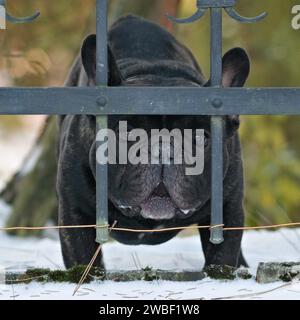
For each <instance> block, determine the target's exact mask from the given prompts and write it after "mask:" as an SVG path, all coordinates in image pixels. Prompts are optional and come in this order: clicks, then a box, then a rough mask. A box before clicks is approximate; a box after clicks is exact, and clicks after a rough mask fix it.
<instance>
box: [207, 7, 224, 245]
mask: <svg viewBox="0 0 300 320" xmlns="http://www.w3.org/2000/svg"><path fill="white" fill-rule="evenodd" d="M210 12H211V67H210V68H211V86H212V87H220V86H221V85H222V8H211V9H210ZM212 103H213V105H214V107H216V108H218V107H219V106H220V101H219V99H217V98H216V99H215V100H213V101H212ZM211 139H212V173H211V184H212V190H211V226H212V229H211V236H210V242H211V243H213V244H220V243H222V242H223V241H224V238H223V227H221V226H220V225H222V224H223V119H222V117H220V116H213V117H211ZM214 226H219V227H214Z"/></svg>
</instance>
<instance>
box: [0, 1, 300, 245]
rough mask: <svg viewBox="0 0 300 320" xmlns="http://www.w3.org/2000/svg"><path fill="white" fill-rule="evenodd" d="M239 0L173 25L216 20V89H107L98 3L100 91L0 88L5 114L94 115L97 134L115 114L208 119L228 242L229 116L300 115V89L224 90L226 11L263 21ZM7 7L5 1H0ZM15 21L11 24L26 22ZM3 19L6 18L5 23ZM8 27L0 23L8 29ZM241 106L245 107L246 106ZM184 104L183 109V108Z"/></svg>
mask: <svg viewBox="0 0 300 320" xmlns="http://www.w3.org/2000/svg"><path fill="white" fill-rule="evenodd" d="M236 2H237V0H197V12H196V13H195V14H194V15H193V16H192V17H190V18H186V19H176V18H174V17H169V18H170V19H171V20H173V21H174V22H178V23H190V22H193V21H195V20H197V19H200V18H201V17H202V16H203V15H204V14H205V12H206V11H208V10H209V11H210V16H211V87H210V88H185V87H178V88H177V87H176V88H174V87H171V88H168V87H108V86H107V83H108V68H107V0H97V2H96V17H97V73H96V75H97V86H96V87H86V88H82V87H81V88H0V115H4V114H10V115H18V114H23V115H25V114H46V115H53V114H78V115H80V114H91V115H96V117H97V128H98V130H100V129H103V128H106V127H107V116H108V115H115V114H144V115H182V114H185V115H209V116H211V137H212V173H211V174H212V190H211V203H212V206H211V210H212V211H211V227H212V228H211V239H210V241H211V242H212V243H213V244H220V243H222V242H223V240H224V239H223V227H222V225H223V152H222V150H223V137H222V135H223V121H222V116H224V115H235V114H240V115H297V114H298V115H300V88H276V89H275V88H226V89H225V88H222V87H221V85H222V82H221V77H222V11H223V9H224V10H225V11H226V13H227V14H228V15H229V16H230V17H231V18H233V19H235V20H237V21H239V22H245V23H252V22H256V21H259V20H261V19H263V18H264V17H265V16H266V13H263V14H261V15H259V16H258V17H255V18H245V17H242V16H240V15H239V14H238V13H237V12H236V11H235V9H234V6H235V5H236ZM0 8H2V9H3V8H5V0H0ZM38 15H39V13H36V14H34V15H33V16H32V17H27V18H18V19H17V18H14V17H11V16H10V15H8V14H7V13H6V19H7V20H8V21H10V22H12V23H19V22H27V21H31V20H34V19H35V18H37V16H38ZM0 19H1V18H0ZM4 25H5V23H3V21H2V23H1V26H2V27H3V26H4ZM241 101H242V103H241ZM183 105H184V109H183V108H182V106H183ZM96 169H97V174H96V180H97V210H96V215H97V219H96V224H97V225H98V226H100V225H107V224H108V194H107V184H108V179H107V165H100V164H97V165H96ZM107 240H108V228H98V229H97V239H96V241H97V242H99V243H104V242H106V241H107Z"/></svg>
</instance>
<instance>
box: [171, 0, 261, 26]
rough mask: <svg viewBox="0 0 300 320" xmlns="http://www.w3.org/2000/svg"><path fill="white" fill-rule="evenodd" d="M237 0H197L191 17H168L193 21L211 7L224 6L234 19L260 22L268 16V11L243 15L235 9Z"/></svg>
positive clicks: (181, 20) (181, 21) (188, 21)
mask: <svg viewBox="0 0 300 320" xmlns="http://www.w3.org/2000/svg"><path fill="white" fill-rule="evenodd" d="M236 1H237V0H197V8H198V10H197V11H196V13H194V14H193V15H192V16H191V17H188V18H183V19H178V18H175V17H172V16H169V15H168V18H169V19H170V20H171V21H174V22H177V23H191V22H194V21H196V20H199V19H201V18H202V17H203V16H204V14H205V13H206V11H207V9H209V8H223V9H224V10H225V11H226V12H227V14H228V15H229V16H230V17H231V18H232V19H234V20H237V21H239V22H243V23H253V22H258V21H260V20H262V19H264V18H265V17H266V16H267V13H266V12H264V13H262V14H260V15H258V16H256V17H253V18H246V17H243V16H241V15H240V14H238V13H237V11H236V10H235V9H234V6H235V5H236Z"/></svg>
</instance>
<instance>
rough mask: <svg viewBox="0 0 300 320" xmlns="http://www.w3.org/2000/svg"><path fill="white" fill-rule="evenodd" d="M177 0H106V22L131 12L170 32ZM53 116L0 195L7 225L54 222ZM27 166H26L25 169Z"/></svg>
mask: <svg viewBox="0 0 300 320" xmlns="http://www.w3.org/2000/svg"><path fill="white" fill-rule="evenodd" d="M179 2H180V1H179V0H165V1H162V0H143V1H137V0H115V1H112V2H110V21H111V22H113V21H115V20H116V19H117V18H119V17H120V16H123V15H125V14H129V13H134V14H136V15H140V16H143V17H146V18H149V19H152V20H154V21H156V22H157V23H160V24H162V25H164V26H165V27H166V28H168V29H169V30H170V31H173V25H172V24H170V23H169V21H168V20H167V19H166V17H165V13H169V14H171V15H176V14H177V11H178V7H179ZM55 150H56V117H49V118H48V120H47V122H46V124H45V128H44V130H43V132H42V134H41V136H40V137H39V138H38V139H37V142H36V144H35V145H34V147H33V148H32V150H31V152H30V153H29V155H28V157H27V158H26V159H25V161H24V163H23V166H22V168H21V169H20V171H19V172H17V173H16V174H15V175H14V176H13V178H12V179H11V181H10V182H9V183H8V184H7V186H6V188H5V189H4V191H3V192H2V193H1V194H0V199H3V200H4V201H6V202H7V203H8V204H10V205H11V206H12V208H13V210H12V213H11V215H10V217H9V219H8V221H7V227H15V226H33V227H35V226H45V225H46V224H47V223H48V222H49V221H52V222H53V223H55V224H56V223H57V199H56V192H55V180H56V154H55ZM28 167H30V168H28ZM14 234H17V235H20V236H32V235H40V234H41V232H39V231H35V232H32V231H16V232H14Z"/></svg>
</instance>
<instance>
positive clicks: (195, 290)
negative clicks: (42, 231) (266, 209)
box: [0, 203, 300, 300]
mask: <svg viewBox="0 0 300 320" xmlns="http://www.w3.org/2000/svg"><path fill="white" fill-rule="evenodd" d="M5 211H6V212H5ZM4 213H5V214H4ZM8 213H9V207H8V206H6V205H5V204H4V203H0V225H3V224H4V219H5V218H4V217H5V216H7V214H8ZM299 241H300V229H289V230H288V229H283V230H280V231H277V232H269V231H259V232H255V231H251V232H246V233H245V237H244V240H243V250H244V253H245V256H246V259H247V260H248V262H249V263H250V265H251V269H250V270H251V272H252V273H253V274H255V270H256V267H257V265H258V263H259V262H264V261H269V262H270V261H299V259H300V246H299ZM298 248H299V249H298ZM103 252H104V259H105V263H106V267H107V269H108V270H132V269H140V268H141V267H146V266H151V267H153V268H157V269H165V270H199V269H201V267H202V266H203V262H204V260H203V254H202V249H201V244H200V240H199V237H198V235H192V236H184V237H177V238H175V239H173V240H171V241H169V242H167V243H165V244H163V245H160V246H153V247H151V246H149V247H148V246H133V247H130V246H125V245H121V244H118V243H116V242H110V243H108V244H106V245H105V246H104V248H103ZM28 267H43V268H51V269H57V268H63V261H62V257H61V251H60V244H59V240H58V237H57V234H56V236H55V237H53V234H52V235H51V238H42V239H39V238H18V237H11V236H8V235H6V234H5V233H3V232H2V233H0V271H1V268H2V269H5V270H10V271H12V270H19V271H20V270H24V269H26V268H28ZM0 280H1V277H0ZM74 288H75V285H74V284H68V283H64V284H56V283H47V284H39V283H31V284H13V285H4V284H2V285H1V284H0V299H22V300H27V299H41V300H42V299H47V300H48V299H49V300H52V299H53V300H57V299H64V300H71V299H77V300H81V299H96V300H101V299H113V300H121V299H134V300H137V299H150V300H152V299H169V300H172V299H176V300H180V299H208V300H209V299H300V283H298V282H294V283H289V284H284V283H281V282H277V283H273V284H264V285H262V284H258V283H256V282H255V280H254V279H251V280H235V281H230V282H229V281H216V280H212V279H209V278H208V279H204V280H202V281H196V282H171V281H154V282H144V281H139V282H130V283H116V282H112V281H105V282H101V283H100V282H93V283H91V284H84V285H83V286H82V287H81V288H80V290H79V291H78V292H77V294H76V296H74V297H73V295H72V294H73V291H74Z"/></svg>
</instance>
